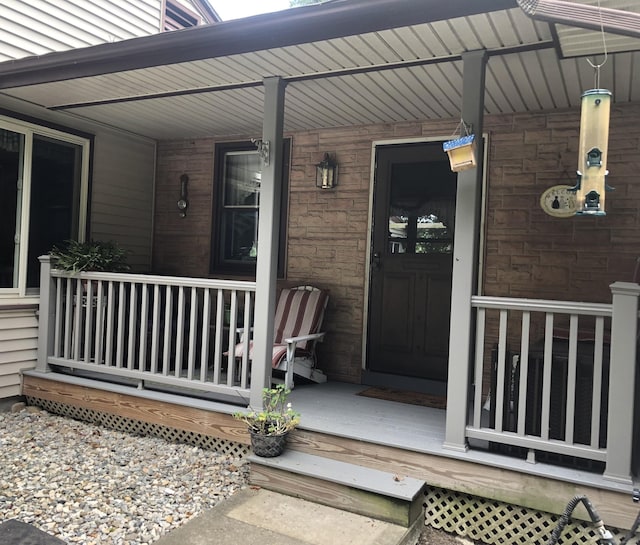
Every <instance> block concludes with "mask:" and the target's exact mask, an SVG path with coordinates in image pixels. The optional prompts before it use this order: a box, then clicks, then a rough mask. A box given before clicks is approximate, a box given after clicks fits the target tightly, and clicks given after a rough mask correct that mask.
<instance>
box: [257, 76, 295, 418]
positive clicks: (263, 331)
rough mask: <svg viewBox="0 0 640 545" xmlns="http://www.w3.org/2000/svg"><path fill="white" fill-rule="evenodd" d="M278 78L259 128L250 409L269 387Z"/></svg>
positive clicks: (267, 92) (267, 84) (268, 87)
mask: <svg viewBox="0 0 640 545" xmlns="http://www.w3.org/2000/svg"><path fill="white" fill-rule="evenodd" d="M285 85H286V82H284V81H283V80H282V78H279V77H268V78H265V79H264V120H263V126H262V145H261V150H262V151H263V152H264V155H263V159H262V161H263V162H262V178H261V183H260V214H259V219H258V258H257V264H256V303H255V315H254V335H253V360H252V365H251V393H250V400H249V401H250V403H249V404H250V406H251V407H253V408H261V407H262V389H263V388H267V387H269V386H270V384H271V358H272V347H273V321H274V314H275V306H276V279H277V275H278V242H279V226H280V202H281V199H280V197H281V194H282V146H283V144H282V129H283V125H284V89H285Z"/></svg>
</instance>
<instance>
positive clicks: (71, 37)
mask: <svg viewBox="0 0 640 545" xmlns="http://www.w3.org/2000/svg"><path fill="white" fill-rule="evenodd" d="M162 7H163V2H162V0H136V1H135V2H133V1H128V2H127V1H122V0H118V1H115V0H29V2H25V1H24V0H4V1H3V2H2V3H0V62H1V61H6V60H10V59H18V58H21V57H26V56H29V55H44V54H46V53H49V52H51V51H64V50H67V49H73V48H78V47H86V46H90V45H96V44H100V43H105V42H114V41H119V40H125V39H127V38H134V37H137V36H148V35H150V34H156V33H158V32H160V25H161V22H162Z"/></svg>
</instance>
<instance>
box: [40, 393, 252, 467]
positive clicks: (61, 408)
mask: <svg viewBox="0 0 640 545" xmlns="http://www.w3.org/2000/svg"><path fill="white" fill-rule="evenodd" d="M27 403H28V404H29V405H36V406H38V407H41V408H43V409H44V410H46V411H48V412H50V413H53V414H59V415H62V416H67V417H69V418H75V419H76V420H82V421H84V422H91V423H92V424H98V425H100V426H104V427H106V428H111V429H114V430H118V431H123V432H126V433H131V434H133V435H151V436H153V437H160V438H162V439H165V440H166V441H172V442H177V443H187V444H190V445H194V446H197V447H200V448H205V449H208V450H215V451H216V452H220V453H221V454H228V455H231V456H236V457H239V458H244V457H245V456H247V455H248V454H249V450H250V448H249V446H248V445H243V444H241V443H236V442H234V441H229V440H227V439H219V438H217V437H212V436H209V435H203V434H200V433H195V432H191V431H185V430H179V429H176V428H171V427H168V426H161V425H159V424H150V423H149V422H142V421H140V420H134V419H132V418H126V417H124V416H119V415H115V414H108V413H103V412H100V411H94V410H93V409H85V408H82V407H72V406H70V405H65V404H64V403H60V402H57V401H48V400H46V399H38V398H33V397H27Z"/></svg>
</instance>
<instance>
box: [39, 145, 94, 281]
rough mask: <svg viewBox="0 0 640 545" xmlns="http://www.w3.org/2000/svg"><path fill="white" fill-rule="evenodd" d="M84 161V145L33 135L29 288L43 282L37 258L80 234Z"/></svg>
mask: <svg viewBox="0 0 640 545" xmlns="http://www.w3.org/2000/svg"><path fill="white" fill-rule="evenodd" d="M81 162H82V147H81V146H79V145H77V144H70V143H67V142H61V141H59V140H54V139H52V138H46V137H43V136H34V138H33V163H32V172H31V208H30V210H31V213H30V216H29V217H30V220H29V263H28V266H27V287H37V286H39V285H40V263H39V261H38V257H39V256H41V255H43V254H46V253H47V252H48V251H49V250H50V249H51V247H52V246H54V245H55V244H61V243H62V242H64V241H65V240H69V239H71V238H75V236H76V235H77V232H78V217H79V214H78V212H79V207H80V170H81V168H80V167H81Z"/></svg>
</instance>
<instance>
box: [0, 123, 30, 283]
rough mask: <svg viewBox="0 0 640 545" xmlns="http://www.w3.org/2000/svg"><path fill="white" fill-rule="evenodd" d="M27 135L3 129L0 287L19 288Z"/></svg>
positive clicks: (0, 135) (0, 138)
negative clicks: (21, 218)
mask: <svg viewBox="0 0 640 545" xmlns="http://www.w3.org/2000/svg"><path fill="white" fill-rule="evenodd" d="M23 157H24V135H22V134H20V133H16V132H13V131H9V130H5V129H0V288H16V287H18V269H17V263H18V250H19V245H18V244H17V243H16V234H17V233H19V232H20V211H21V205H22V187H21V184H20V188H19V183H18V182H19V181H20V182H21V181H22V165H23Z"/></svg>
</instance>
